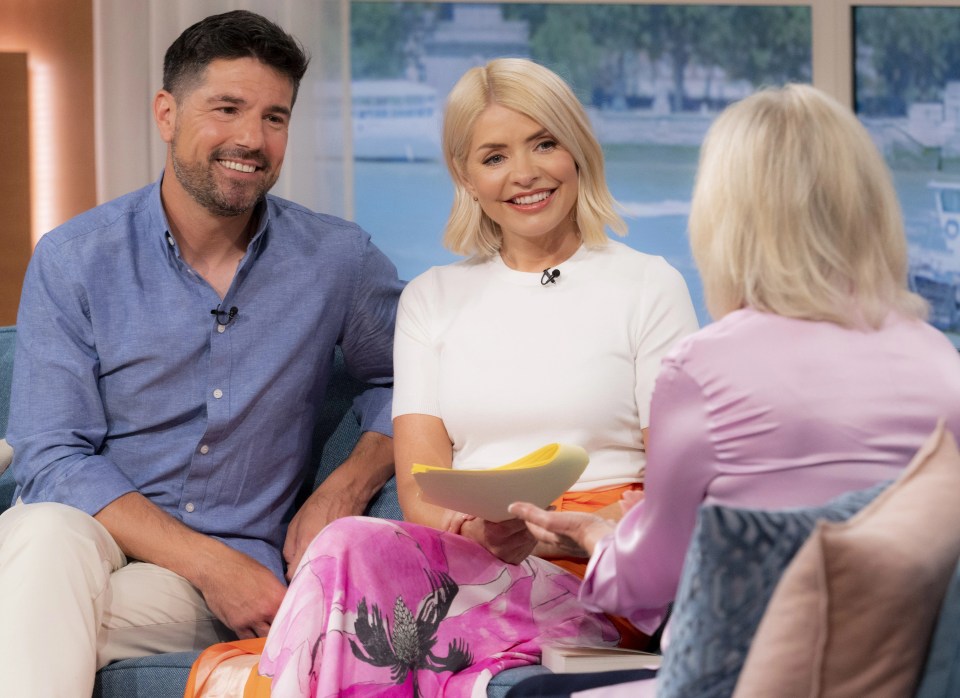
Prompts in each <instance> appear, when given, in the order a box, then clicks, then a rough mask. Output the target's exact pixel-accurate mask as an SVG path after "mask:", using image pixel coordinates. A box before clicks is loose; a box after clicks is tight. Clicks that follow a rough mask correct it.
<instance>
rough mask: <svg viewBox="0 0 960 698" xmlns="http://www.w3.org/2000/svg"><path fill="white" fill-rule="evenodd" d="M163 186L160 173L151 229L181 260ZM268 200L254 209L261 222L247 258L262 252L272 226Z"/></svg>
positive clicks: (152, 202)
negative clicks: (168, 218)
mask: <svg viewBox="0 0 960 698" xmlns="http://www.w3.org/2000/svg"><path fill="white" fill-rule="evenodd" d="M162 184H163V172H161V173H160V177H159V178H158V179H157V181H156V182H154V183H153V190H152V191H151V192H150V197H149V202H150V203H149V211H150V218H151V229H154V230H157V231H158V232H159V235H160V239H161V240H162V241H163V247H164V249H165V250H166V251H167V252H168V253H172V254H173V255H174V256H175V257H176V258H177V259H180V248H179V246H178V245H177V241H176V238H174V237H173V233H171V232H170V222H169V221H168V220H167V213H166V211H164V210H163V201H162V199H161V198H160V187H161V185H162ZM268 199H269V195H267V196H265V197H264V198H263V199H261V200H260V201H258V202H257V205H256V207H255V208H254V214H253V215H255V216H257V217H258V219H259V220H258V222H257V231H256V232H255V233H254V235H253V237H252V238H251V239H250V244H249V245H248V246H247V254H246V255H245V257H247V258H249V257H252V256H254V255H252V254H251V252H258V251H259V250H260V247H261V245H262V244H263V239H264V238H266V236H267V228H268V227H269V224H270V206H269V205H268Z"/></svg>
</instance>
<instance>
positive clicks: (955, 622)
mask: <svg viewBox="0 0 960 698" xmlns="http://www.w3.org/2000/svg"><path fill="white" fill-rule="evenodd" d="M955 696H960V563H958V564H957V567H956V569H955V570H954V571H953V579H951V580H950V587H949V588H948V589H947V595H946V596H945V597H944V599H943V605H942V606H941V607H940V616H939V617H938V619H937V629H936V631H935V632H934V634H933V642H932V643H931V645H930V651H929V653H928V654H927V664H926V666H925V667H924V669H923V675H922V677H921V679H920V689H919V690H918V691H917V698H952V697H955Z"/></svg>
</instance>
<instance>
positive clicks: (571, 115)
mask: <svg viewBox="0 0 960 698" xmlns="http://www.w3.org/2000/svg"><path fill="white" fill-rule="evenodd" d="M491 104H499V105H500V106H503V107H506V108H507V109H512V110H513V111H515V112H518V113H520V114H523V115H524V116H526V117H528V118H530V119H532V120H533V121H536V122H537V123H538V124H540V125H541V126H543V128H545V129H546V130H547V131H549V132H550V134H551V135H552V136H553V137H554V138H556V139H557V142H558V143H559V144H560V146H561V147H563V148H564V149H565V150H566V151H567V152H569V153H570V155H571V156H572V157H573V160H574V162H575V163H576V165H577V170H578V172H579V188H578V191H577V206H576V220H577V226H578V227H579V229H580V234H581V236H582V238H583V242H584V244H586V245H588V246H593V247H596V246H600V245H603V244H605V243H606V241H607V239H608V238H607V235H606V232H605V230H604V226H609V227H610V229H611V230H613V231H614V232H616V233H618V234H620V235H624V234H626V231H627V226H626V224H625V223H624V222H623V219H622V218H620V216H619V215H618V214H617V213H616V211H615V207H616V203H615V202H614V200H613V196H612V195H611V194H610V190H609V189H607V182H606V177H605V175H604V170H603V151H602V150H601V148H600V144H599V143H598V142H597V139H596V137H595V136H594V135H593V130H592V128H591V127H590V121H589V119H588V118H587V114H586V112H585V111H584V109H583V106H582V105H581V104H580V101H579V100H578V99H577V98H576V96H575V95H574V94H573V91H572V90H571V89H570V87H569V86H568V85H567V83H565V82H564V81H563V79H561V78H560V77H559V76H558V75H557V74H556V73H554V72H552V71H550V70H548V69H547V68H544V67H543V66H541V65H538V64H537V63H534V62H532V61H528V60H525V59H522V58H500V59H497V60H493V61H490V62H489V63H487V64H486V65H485V66H480V67H476V68H471V69H470V70H468V71H467V72H466V73H465V74H464V75H463V77H461V78H460V80H458V81H457V84H456V85H454V87H453V90H451V92H450V95H449V97H448V98H447V107H446V113H445V115H444V119H443V154H444V157H445V158H446V161H447V168H448V169H449V170H450V176H451V177H452V179H453V186H454V197H453V208H452V209H451V211H450V218H449V219H448V221H447V226H446V229H445V231H444V235H443V243H444V245H445V246H446V247H447V249H449V250H450V251H452V252H455V253H457V254H461V255H466V256H474V255H476V256H480V257H490V256H493V255H495V254H496V253H497V252H498V251H499V249H500V244H501V241H502V232H501V230H500V226H499V225H497V224H496V223H495V222H494V221H493V220H491V219H490V217H489V216H487V215H486V214H485V213H484V212H483V210H482V209H481V208H480V204H478V203H477V202H476V201H474V200H473V197H472V196H471V195H470V193H469V192H468V191H467V188H466V186H465V173H466V163H467V156H468V154H469V149H470V141H471V139H472V138H473V126H474V124H475V123H476V120H477V117H479V116H480V114H481V113H482V112H483V110H484V109H486V108H487V107H488V106H489V105H491Z"/></svg>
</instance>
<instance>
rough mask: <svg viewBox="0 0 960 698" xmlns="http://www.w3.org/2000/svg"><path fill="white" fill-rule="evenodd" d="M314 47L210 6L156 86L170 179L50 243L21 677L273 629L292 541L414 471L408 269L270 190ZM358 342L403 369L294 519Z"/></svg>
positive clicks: (28, 311)
mask: <svg viewBox="0 0 960 698" xmlns="http://www.w3.org/2000/svg"><path fill="white" fill-rule="evenodd" d="M307 62H308V58H307V57H306V55H305V54H304V52H303V50H302V48H301V47H300V45H299V44H298V43H297V42H296V40H295V39H293V38H292V37H291V36H289V35H288V34H286V33H285V32H284V31H283V30H282V29H281V28H280V27H278V26H276V25H275V24H273V23H272V22H269V21H267V20H266V19H264V18H262V17H260V16H258V15H255V14H253V13H250V12H244V11H236V12H229V13H226V14H223V15H218V16H214V17H208V18H207V19H205V20H202V21H201V22H199V23H197V24H196V25H194V26H192V27H190V28H189V29H187V30H186V31H185V32H184V33H183V34H182V35H181V36H180V37H179V38H178V39H177V40H176V41H175V42H174V43H173V44H172V45H171V47H170V48H169V50H168V51H167V54H166V57H165V60H164V84H163V89H162V90H160V91H159V92H158V93H157V95H156V97H155V99H154V115H155V119H156V122H157V126H158V128H159V131H160V134H161V136H162V137H163V139H164V141H165V142H166V143H167V144H168V148H167V160H166V165H165V167H164V171H163V174H162V176H161V178H160V180H159V181H158V182H156V183H155V184H153V185H151V186H148V187H145V188H144V189H141V190H139V191H136V192H133V193H131V194H128V195H126V196H123V197H121V198H119V199H117V200H115V201H111V202H109V203H107V204H104V205H102V206H99V207H97V208H95V209H93V210H91V211H88V212H86V213H84V214H82V215H80V216H78V217H76V218H75V219H73V220H71V221H69V222H67V223H66V224H65V225H63V226H61V227H59V228H57V229H56V230H54V231H52V232H50V233H49V234H47V235H46V236H44V237H43V239H42V240H41V241H40V243H39V244H38V245H37V248H36V251H35V253H34V256H33V259H32V260H31V264H30V268H29V271H28V273H27V277H26V279H25V282H24V288H23V295H22V299H21V305H20V312H19V315H18V320H17V322H18V333H17V353H16V361H15V370H14V373H15V375H14V384H13V398H12V414H11V417H10V425H9V430H8V438H9V441H10V444H11V445H12V446H13V447H14V451H15V460H14V463H13V466H12V467H13V471H14V474H15V477H16V480H17V497H18V504H17V506H14V507H12V508H11V509H10V510H8V511H7V512H6V513H5V514H4V515H3V516H2V517H0V617H2V618H3V619H4V620H3V623H0V646H2V647H3V651H2V652H0V674H2V675H3V676H4V677H5V679H4V681H5V683H6V682H8V681H9V680H13V681H14V684H13V685H9V683H6V685H5V690H9V692H10V695H16V696H18V697H21V698H22V697H23V696H31V695H44V696H49V695H58V696H59V695H78V696H79V695H89V694H90V692H91V690H92V687H93V677H94V673H95V670H96V669H97V667H99V666H103V665H104V664H106V663H107V662H109V661H111V660H113V659H118V658H122V657H129V656H136V655H143V654H148V653H151V652H162V651H184V650H189V649H196V648H202V647H205V646H207V645H208V644H211V643H212V642H216V641H218V640H222V639H227V638H230V637H232V636H233V634H234V633H235V634H236V635H239V636H240V637H252V636H255V635H260V636H262V635H265V634H266V632H267V630H268V629H269V627H270V623H271V621H272V619H273V617H274V614H275V613H276V610H277V608H278V606H279V604H280V600H281V598H282V596H283V593H284V590H285V584H284V575H285V572H284V562H286V573H287V574H288V575H289V574H291V573H292V571H293V569H294V568H295V567H296V564H297V562H298V561H299V559H300V556H301V554H302V552H303V549H304V548H305V547H306V545H307V544H308V543H309V541H310V540H311V539H312V537H313V536H314V535H315V534H316V533H317V532H318V531H319V530H320V529H321V528H322V527H323V526H324V525H325V524H326V523H327V522H328V521H330V520H332V519H334V518H336V517H338V516H342V515H347V514H359V513H362V511H363V509H364V507H365V506H366V504H367V502H368V501H369V499H370V498H371V497H372V496H373V494H375V493H376V492H377V491H378V490H379V488H380V487H381V486H382V485H383V483H384V482H385V481H386V479H387V478H388V477H389V475H390V473H391V471H392V460H393V456H392V441H391V439H390V438H389V436H390V434H391V424H390V398H391V391H390V390H389V386H390V384H391V382H392V348H393V329H394V315H395V311H396V303H397V298H398V296H399V292H400V288H401V284H400V282H399V281H398V280H397V275H396V270H395V268H394V266H393V265H392V264H391V263H390V262H389V261H388V260H387V259H386V258H385V257H384V256H383V254H382V253H380V252H379V251H378V250H377V249H376V248H375V247H374V246H373V245H372V243H371V242H370V238H369V236H368V235H367V234H366V233H364V232H363V231H362V230H361V229H360V228H358V227H357V226H356V225H354V224H352V223H348V222H346V221H343V220H340V219H337V218H333V217H330V216H325V215H321V214H317V213H314V212H312V211H309V210H307V209H305V208H303V207H301V206H298V205H296V204H294V203H291V202H289V201H284V200H282V199H279V198H276V197H273V196H269V195H267V191H268V190H269V189H270V188H271V187H272V186H273V184H274V183H275V182H276V181H277V177H278V175H279V172H280V166H281V164H282V162H283V157H284V152H285V149H286V144H287V129H288V125H289V122H290V118H291V113H292V110H293V105H294V102H295V100H296V95H297V88H298V85H299V82H300V79H301V77H302V76H303V74H304V71H305V70H306V67H307ZM337 345H339V346H340V347H341V349H342V352H343V356H344V360H345V363H346V366H347V369H348V370H349V372H350V373H351V374H352V375H353V376H355V377H356V378H358V379H360V380H363V381H367V382H370V383H372V384H374V385H380V386H383V387H375V388H373V389H372V390H371V391H368V392H367V393H365V394H364V395H362V396H361V398H360V399H358V403H357V405H356V406H355V407H356V410H357V411H358V412H359V413H360V420H361V426H362V429H363V430H364V434H363V436H362V437H361V440H360V443H359V444H358V446H357V449H356V450H355V451H354V454H353V455H352V456H351V457H350V459H348V460H347V462H345V463H344V464H343V465H342V466H340V468H338V469H337V470H336V471H335V472H334V474H333V475H331V476H330V477H329V478H328V479H327V480H326V481H325V482H324V484H323V485H322V486H321V487H320V488H319V489H318V490H317V491H316V492H315V493H314V494H313V496H312V497H311V498H310V499H309V500H308V501H307V503H306V504H305V505H304V506H303V507H302V508H301V509H300V510H299V511H298V512H297V513H296V515H295V516H294V517H293V519H292V521H291V523H290V526H289V528H287V529H286V530H285V527H284V521H285V520H286V519H287V517H288V516H289V514H290V513H291V512H292V510H293V507H294V500H295V497H296V494H297V491H298V489H299V487H300V484H301V480H302V477H303V469H304V466H305V464H306V463H307V461H308V459H309V457H310V449H311V436H312V432H313V427H314V424H315V421H316V418H317V412H318V409H319V407H320V405H321V403H322V400H323V397H324V393H325V391H326V387H327V383H328V380H329V378H330V374H331V370H332V365H333V356H334V349H335V346H337ZM21 679H22V681H21Z"/></svg>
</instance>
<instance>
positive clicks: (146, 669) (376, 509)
mask: <svg viewBox="0 0 960 698" xmlns="http://www.w3.org/2000/svg"><path fill="white" fill-rule="evenodd" d="M15 337H16V328H14V327H0V438H2V437H3V436H4V435H5V434H6V431H7V419H8V416H9V409H10V382H11V378H12V372H13V353H14V341H15ZM362 389H363V384H361V383H359V382H357V381H355V380H353V379H352V378H350V376H348V375H347V373H346V371H345V370H344V368H343V364H342V362H341V361H340V358H339V356H338V357H337V365H336V369H335V371H334V374H333V378H332V381H331V384H330V389H329V390H328V392H327V398H326V403H325V405H324V410H323V414H322V416H321V419H320V420H319V422H318V424H317V427H316V431H315V433H314V453H315V454H316V456H315V471H314V475H313V478H312V480H311V481H308V482H306V483H305V486H304V492H303V494H304V496H305V495H306V494H308V493H309V492H310V490H311V489H312V488H313V487H315V486H316V485H317V484H319V483H320V482H322V481H323V479H324V478H325V477H326V476H327V475H328V474H329V473H330V472H331V471H332V470H333V469H334V468H336V467H337V466H338V465H339V464H340V463H342V462H343V461H344V459H345V458H346V457H347V455H348V454H349V453H350V451H351V450H352V449H353V446H354V444H355V443H356V441H357V439H358V438H359V436H360V426H359V424H358V423H357V420H356V418H355V417H354V416H353V413H352V411H351V410H350V405H351V403H352V402H353V398H354V397H355V396H356V395H357V394H359V392H360V391H361V390H362ZM13 490H14V481H13V474H12V472H11V471H10V470H7V472H5V473H3V475H2V476H0V512H2V511H3V510H4V509H6V508H7V507H8V506H9V505H10V504H11V500H12V498H13ZM367 513H368V514H369V515H371V516H379V517H382V518H389V519H401V518H402V515H401V513H400V506H399V504H398V502H397V490H396V483H395V482H394V480H393V479H391V480H390V481H389V482H388V483H387V485H386V486H385V487H384V488H383V490H382V491H381V492H380V494H379V495H378V496H377V497H376V499H374V501H373V502H371V504H370V507H369V509H368V511H367ZM196 657H197V653H196V652H181V653H171V654H161V655H155V656H149V657H140V658H136V659H126V660H123V661H119V662H114V663H113V664H110V665H108V666H106V667H104V668H103V669H101V670H100V671H99V672H97V678H96V684H95V686H94V690H93V696H94V698H168V697H169V698H179V697H180V696H182V695H183V689H184V686H186V683H187V676H188V674H189V672H190V667H191V665H192V664H193V661H194V659H196ZM545 671H547V670H546V669H544V668H543V667H541V666H529V667H519V668H516V669H510V670H508V671H505V672H502V673H501V674H499V675H497V676H496V677H494V679H493V681H492V682H491V683H490V686H489V689H488V692H487V695H488V696H489V698H502V697H503V696H504V695H505V694H506V692H507V690H508V689H509V688H510V686H512V685H513V684H514V683H516V682H517V681H519V680H520V679H522V678H525V677H527V676H531V675H534V674H537V673H543V672H545Z"/></svg>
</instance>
